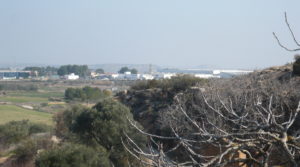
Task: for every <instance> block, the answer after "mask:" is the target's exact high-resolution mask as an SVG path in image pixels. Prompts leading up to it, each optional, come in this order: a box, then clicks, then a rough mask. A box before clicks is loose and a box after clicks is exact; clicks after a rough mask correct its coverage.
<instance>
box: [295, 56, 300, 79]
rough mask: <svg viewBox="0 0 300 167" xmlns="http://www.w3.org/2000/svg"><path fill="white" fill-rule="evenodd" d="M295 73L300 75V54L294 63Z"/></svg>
mask: <svg viewBox="0 0 300 167" xmlns="http://www.w3.org/2000/svg"><path fill="white" fill-rule="evenodd" d="M293 74H294V75H297V76H300V55H296V56H295V62H294V64H293Z"/></svg>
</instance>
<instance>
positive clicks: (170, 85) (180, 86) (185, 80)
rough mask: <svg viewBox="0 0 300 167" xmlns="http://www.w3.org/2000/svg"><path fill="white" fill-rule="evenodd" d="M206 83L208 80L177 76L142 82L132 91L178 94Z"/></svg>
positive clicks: (133, 87)
mask: <svg viewBox="0 0 300 167" xmlns="http://www.w3.org/2000/svg"><path fill="white" fill-rule="evenodd" d="M205 82H207V80H206V79H201V78H197V77H194V76H191V75H177V76H175V77H172V78H171V79H163V80H150V81H140V82H137V84H135V85H133V86H132V87H131V89H133V90H145V89H153V88H160V89H163V90H169V91H174V93H176V92H180V91H184V90H186V89H188V88H190V87H192V86H195V85H197V84H201V83H205Z"/></svg>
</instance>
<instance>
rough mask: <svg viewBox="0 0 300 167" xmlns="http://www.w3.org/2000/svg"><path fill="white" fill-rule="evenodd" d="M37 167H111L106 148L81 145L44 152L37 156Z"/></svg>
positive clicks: (70, 145) (66, 146) (67, 145)
mask: <svg viewBox="0 0 300 167" xmlns="http://www.w3.org/2000/svg"><path fill="white" fill-rule="evenodd" d="M35 164H36V167H109V166H110V163H109V160H108V154H107V152H106V150H105V149H104V148H99V147H98V148H97V150H95V149H92V148H90V147H87V146H84V145H79V144H70V143H69V144H65V145H63V146H62V147H59V148H55V149H51V150H49V151H44V152H42V153H40V154H39V155H38V156H37V159H36V162H35Z"/></svg>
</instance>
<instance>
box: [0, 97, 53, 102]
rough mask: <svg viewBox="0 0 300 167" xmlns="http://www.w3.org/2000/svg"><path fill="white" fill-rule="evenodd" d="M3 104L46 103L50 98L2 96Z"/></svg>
mask: <svg viewBox="0 0 300 167" xmlns="http://www.w3.org/2000/svg"><path fill="white" fill-rule="evenodd" d="M0 101H1V102H12V103H29V102H35V103H46V102H48V98H45V97H30V96H29V97H28V96H0Z"/></svg>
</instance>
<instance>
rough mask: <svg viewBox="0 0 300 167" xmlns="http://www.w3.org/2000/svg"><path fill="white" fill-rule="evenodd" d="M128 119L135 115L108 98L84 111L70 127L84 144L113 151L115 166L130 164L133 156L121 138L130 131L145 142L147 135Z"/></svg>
mask: <svg viewBox="0 0 300 167" xmlns="http://www.w3.org/2000/svg"><path fill="white" fill-rule="evenodd" d="M127 118H129V119H132V114H131V113H130V111H129V109H128V108H127V107H125V106H124V105H122V104H120V103H118V102H116V101H114V100H112V99H107V100H103V101H101V102H99V103H98V104H97V105H95V106H94V107H93V108H92V109H90V110H87V111H85V112H81V113H80V115H79V116H78V117H77V118H76V121H75V122H74V123H73V124H72V125H71V127H70V129H71V131H72V132H73V133H75V134H77V135H78V136H79V137H80V139H81V141H82V142H84V143H96V144H97V145H101V146H103V147H104V148H105V149H106V150H108V152H109V153H110V156H109V158H110V160H111V161H112V162H113V163H114V164H115V166H127V165H128V161H132V160H130V159H131V158H132V157H130V156H129V155H128V154H127V153H126V152H125V151H124V149H123V146H122V143H121V138H122V137H123V136H124V133H127V134H130V135H131V136H133V138H134V139H135V140H136V141H138V143H139V144H142V145H143V144H145V141H146V140H145V138H144V137H142V136H141V135H139V134H138V133H137V131H136V130H135V129H134V128H133V127H132V126H131V125H130V124H129V122H128V120H127Z"/></svg>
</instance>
